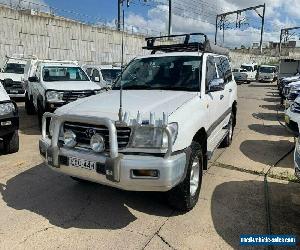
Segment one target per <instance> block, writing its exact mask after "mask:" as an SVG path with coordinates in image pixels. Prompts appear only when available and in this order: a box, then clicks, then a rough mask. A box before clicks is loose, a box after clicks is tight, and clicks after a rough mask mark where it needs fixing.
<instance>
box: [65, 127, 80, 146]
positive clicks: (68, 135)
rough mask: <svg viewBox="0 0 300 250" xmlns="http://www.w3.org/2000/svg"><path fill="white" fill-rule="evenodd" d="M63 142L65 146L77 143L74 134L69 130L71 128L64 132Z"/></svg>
mask: <svg viewBox="0 0 300 250" xmlns="http://www.w3.org/2000/svg"><path fill="white" fill-rule="evenodd" d="M64 143H65V145H66V146H67V147H69V148H74V147H75V146H76V144H77V142H76V134H75V133H74V132H73V131H71V130H67V131H66V132H65V133H64Z"/></svg>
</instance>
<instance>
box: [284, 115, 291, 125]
mask: <svg viewBox="0 0 300 250" xmlns="http://www.w3.org/2000/svg"><path fill="white" fill-rule="evenodd" d="M284 119H285V122H286V124H289V123H290V117H289V116H287V115H286V116H285V117H284Z"/></svg>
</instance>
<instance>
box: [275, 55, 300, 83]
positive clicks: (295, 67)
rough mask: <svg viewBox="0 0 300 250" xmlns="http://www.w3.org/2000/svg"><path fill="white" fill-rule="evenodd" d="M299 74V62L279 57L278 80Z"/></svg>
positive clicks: (290, 58)
mask: <svg viewBox="0 0 300 250" xmlns="http://www.w3.org/2000/svg"><path fill="white" fill-rule="evenodd" d="M298 73H300V60H298V59H293V58H292V57H281V58H280V61H279V72H278V80H280V79H283V78H287V77H292V76H295V75H297V74H298Z"/></svg>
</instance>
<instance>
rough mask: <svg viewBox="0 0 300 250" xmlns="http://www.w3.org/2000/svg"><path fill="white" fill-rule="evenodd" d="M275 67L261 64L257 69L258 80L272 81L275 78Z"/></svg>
mask: <svg viewBox="0 0 300 250" xmlns="http://www.w3.org/2000/svg"><path fill="white" fill-rule="evenodd" d="M276 72H277V68H276V66H271V65H261V66H259V69H258V81H260V82H274V81H275V80H276V78H277V74H276Z"/></svg>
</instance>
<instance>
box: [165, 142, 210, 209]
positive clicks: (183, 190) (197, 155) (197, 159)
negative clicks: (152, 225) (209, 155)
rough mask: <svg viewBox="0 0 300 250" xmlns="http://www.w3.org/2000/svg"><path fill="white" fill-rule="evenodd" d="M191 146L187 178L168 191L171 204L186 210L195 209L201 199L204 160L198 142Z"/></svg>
mask: <svg viewBox="0 0 300 250" xmlns="http://www.w3.org/2000/svg"><path fill="white" fill-rule="evenodd" d="M190 148H191V151H192V152H191V155H190V157H189V159H188V167H187V172H186V176H185V179H184V180H183V182H181V183H180V184H178V185H177V186H176V187H174V188H173V189H172V190H170V191H169V192H168V193H167V195H168V201H169V204H170V205H171V206H172V207H174V208H175V209H177V210H180V211H185V212H186V211H189V210H191V209H193V207H194V206H195V205H196V204H197V201H198V199H199V194H200V188H201V184H202V172H203V160H204V159H203V153H202V148H201V145H200V144H199V143H198V142H195V141H193V142H192V144H191V146H190Z"/></svg>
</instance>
